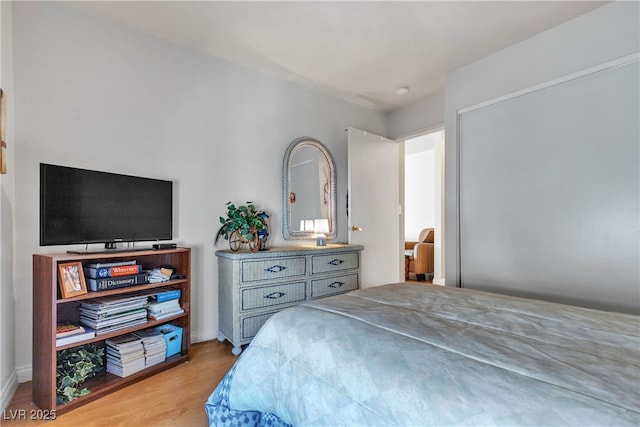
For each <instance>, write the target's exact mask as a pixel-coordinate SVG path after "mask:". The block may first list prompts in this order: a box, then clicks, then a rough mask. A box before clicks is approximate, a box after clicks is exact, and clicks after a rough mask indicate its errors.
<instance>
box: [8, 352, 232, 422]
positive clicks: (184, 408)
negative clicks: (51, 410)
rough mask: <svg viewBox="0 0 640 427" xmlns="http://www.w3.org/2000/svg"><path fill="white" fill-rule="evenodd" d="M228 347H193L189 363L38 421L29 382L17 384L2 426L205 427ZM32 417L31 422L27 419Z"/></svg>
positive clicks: (229, 356) (224, 370)
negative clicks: (207, 404) (207, 405)
mask: <svg viewBox="0 0 640 427" xmlns="http://www.w3.org/2000/svg"><path fill="white" fill-rule="evenodd" d="M231 348H232V345H231V344H230V343H228V342H226V341H225V342H224V343H221V342H219V341H217V340H213V341H207V342H204V343H198V344H193V345H192V346H191V360H190V361H189V362H187V363H183V364H181V365H178V366H176V367H174V368H171V369H169V370H167V371H164V372H161V373H159V374H157V375H154V376H152V377H150V378H147V379H145V380H143V381H140V382H138V383H135V384H132V385H130V386H128V387H125V388H123V389H122V390H118V391H116V392H114V393H112V394H109V395H108V396H105V397H103V398H101V399H98V400H96V401H94V402H91V403H88V404H87V405H84V406H81V407H79V408H77V409H74V410H72V411H70V412H67V413H65V414H63V415H60V416H58V417H57V418H56V419H55V420H53V421H43V420H42V419H38V418H41V417H39V416H41V415H42V414H41V413H39V412H38V407H37V406H35V405H33V404H32V403H31V382H28V383H23V384H20V385H19V386H18V391H17V392H16V394H15V395H14V397H13V399H12V400H11V403H10V404H9V406H8V407H7V409H6V410H5V411H4V412H3V414H2V418H0V424H1V425H2V427H12V426H20V427H29V426H47V427H49V426H50V427H62V426H64V427H76V426H83V427H86V426H105V427H106V426H109V427H115V426H134V427H145V426H159V427H162V426H167V427H169V426H194V427H197V426H207V417H206V415H205V412H204V403H205V401H206V400H207V398H208V397H209V395H210V394H211V392H212V391H213V389H214V388H215V387H216V385H217V384H218V383H219V382H220V380H221V379H222V377H223V376H224V374H226V373H227V371H228V370H229V369H230V368H231V365H233V363H234V362H235V360H236V356H234V355H233V354H232V353H231ZM32 418H33V419H32Z"/></svg>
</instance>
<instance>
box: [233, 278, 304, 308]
mask: <svg viewBox="0 0 640 427" xmlns="http://www.w3.org/2000/svg"><path fill="white" fill-rule="evenodd" d="M306 297H307V296H306V283H305V282H296V283H285V284H282V285H271V286H260V287H257V288H246V289H242V290H241V291H240V309H241V310H242V311H246V310H254V309H256V308H264V307H274V306H279V305H282V304H290V303H295V302H301V301H304V300H305V299H306Z"/></svg>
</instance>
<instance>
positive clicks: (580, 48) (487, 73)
mask: <svg viewBox="0 0 640 427" xmlns="http://www.w3.org/2000/svg"><path fill="white" fill-rule="evenodd" d="M638 6H639V3H637V2H614V3H611V4H608V5H606V6H603V7H601V8H599V9H596V10H594V11H593V12H591V13H588V14H586V15H583V16H581V17H578V18H576V19H574V20H572V21H569V22H568V23H565V24H563V25H561V26H558V27H556V28H554V29H551V30H549V31H546V32H544V33H541V34H539V35H537V36H534V37H532V38H530V39H527V40H525V41H523V42H521V43H519V44H517V45H514V46H512V47H510V48H508V49H505V50H503V51H501V52H498V53H496V54H494V55H491V56H489V57H486V58H484V59H482V60H480V61H478V62H475V63H473V64H470V65H467V66H465V67H462V68H460V69H458V70H456V71H454V72H452V73H450V74H449V75H448V77H447V82H446V96H445V122H446V148H445V161H446V171H445V174H446V175H445V179H446V205H445V220H446V221H445V222H446V224H447V226H446V234H445V239H446V242H445V243H446V245H445V259H446V267H445V268H446V272H445V274H446V278H447V284H450V285H457V284H458V283H459V277H458V265H457V262H458V260H457V253H458V239H459V236H458V235H457V229H456V227H455V225H454V224H457V217H458V212H457V209H458V205H457V200H458V194H457V186H458V170H457V155H458V153H457V151H456V150H457V141H458V138H459V136H458V134H457V132H458V126H457V119H456V118H457V112H458V111H459V110H460V109H462V108H465V107H469V106H472V105H476V104H479V103H481V102H484V101H488V100H491V99H494V98H498V97H501V96H505V95H508V94H510V93H514V92H516V91H518V90H522V89H525V88H529V87H532V86H534V85H537V84H541V83H544V82H547V81H550V80H553V79H556V78H559V77H561V76H565V75H568V74H570V73H574V72H577V71H581V70H585V69H587V68H589V67H592V66H595V65H597V64H601V63H604V62H607V61H609V60H613V59H616V58H620V57H623V56H626V55H629V54H632V53H636V52H638V50H639V49H640V46H639V44H640V34H639V33H640V31H639V28H638V27H639V22H638V16H639V10H638ZM467 160H471V161H473V159H465V161H467ZM523 191H527V189H526V188H524V189H523ZM522 243H525V242H522ZM574 256H575V257H581V253H579V252H578V253H575V254H574ZM635 285H637V284H635Z"/></svg>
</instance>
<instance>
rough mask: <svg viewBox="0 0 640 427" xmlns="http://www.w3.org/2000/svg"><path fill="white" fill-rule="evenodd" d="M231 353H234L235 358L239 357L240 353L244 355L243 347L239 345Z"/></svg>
mask: <svg viewBox="0 0 640 427" xmlns="http://www.w3.org/2000/svg"><path fill="white" fill-rule="evenodd" d="M231 353H233V355H234V356H238V355H240V353H242V347H241V346H239V345H237V346H235V347H233V348H232V349H231Z"/></svg>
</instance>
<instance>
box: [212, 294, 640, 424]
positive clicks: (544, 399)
mask: <svg viewBox="0 0 640 427" xmlns="http://www.w3.org/2000/svg"><path fill="white" fill-rule="evenodd" d="M205 409H206V411H207V414H208V417H209V424H210V426H226V425H238V426H240V425H250V426H258V425H268V426H285V425H295V426H308V425H318V426H359V425H363V426H364V425H374V426H379V425H401V426H425V425H437V426H460V425H465V426H473V425H482V426H488V425H504V426H513V425H521V426H523V425H545V426H555V425H557V426H568V425H574V426H611V425H616V426H625V425H629V426H636V427H637V426H638V425H640V318H639V317H638V316H632V315H624V314H617V313H607V312H602V311H597V310H589V309H585V308H579V307H572V306H566V305H560V304H553V303H548V302H542V301H536V300H529V299H521V298H513V297H507V296H502V295H497V294H491V293H486V292H479V291H473V290H466V289H455V288H443V287H438V286H425V285H418V284H406V283H405V284H392V285H385V286H379V287H375V288H368V289H363V290H358V291H354V292H351V293H349V294H345V295H341V296H337V297H331V298H325V299H321V300H317V301H314V302H310V303H306V304H303V305H300V306H297V307H293V308H289V309H286V310H283V311H282V312H280V313H277V314H276V315H274V316H272V317H271V319H270V320H269V321H268V322H267V323H266V324H265V325H264V326H263V328H262V329H261V330H260V332H259V333H258V335H257V336H256V337H255V339H254V340H253V341H252V343H251V345H250V346H249V347H248V348H247V349H246V350H245V351H244V352H243V354H242V355H241V357H240V358H239V359H238V361H237V362H236V364H235V365H234V367H233V368H232V370H231V371H230V372H229V373H228V374H227V376H226V377H225V378H224V380H223V381H222V382H221V383H220V384H219V385H218V387H217V388H216V390H215V391H214V392H213V394H212V395H211V396H210V397H209V399H208V401H207V402H206V404H205Z"/></svg>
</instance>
